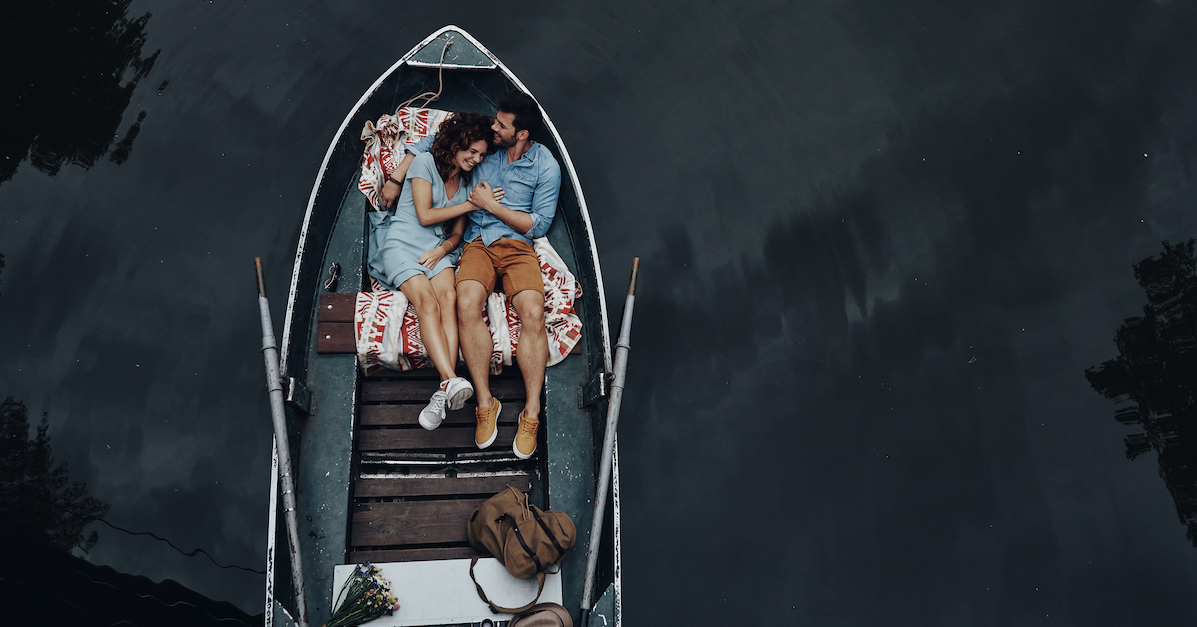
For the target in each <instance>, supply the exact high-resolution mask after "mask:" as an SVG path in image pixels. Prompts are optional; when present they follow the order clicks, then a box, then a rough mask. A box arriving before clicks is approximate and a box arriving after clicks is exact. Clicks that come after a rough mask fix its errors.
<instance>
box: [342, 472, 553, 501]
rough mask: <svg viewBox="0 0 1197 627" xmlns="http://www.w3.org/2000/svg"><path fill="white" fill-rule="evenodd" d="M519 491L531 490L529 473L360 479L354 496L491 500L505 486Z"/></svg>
mask: <svg viewBox="0 0 1197 627" xmlns="http://www.w3.org/2000/svg"><path fill="white" fill-rule="evenodd" d="M509 485H510V486H511V487H513V488H515V489H517V490H519V491H520V492H527V491H529V490H531V489H532V480H531V478H530V477H529V475H528V474H527V473H524V474H519V475H498V476H494V477H462V478H456V477H402V478H390V477H388V478H385V479H358V480H357V481H356V482H354V486H353V496H355V497H357V498H380V497H390V496H435V495H465V494H472V495H486V496H487V497H488V498H489V497H490V496H492V495H494V494H496V493H497V492H499V490H502V489H504V488H505V487H506V486H509Z"/></svg>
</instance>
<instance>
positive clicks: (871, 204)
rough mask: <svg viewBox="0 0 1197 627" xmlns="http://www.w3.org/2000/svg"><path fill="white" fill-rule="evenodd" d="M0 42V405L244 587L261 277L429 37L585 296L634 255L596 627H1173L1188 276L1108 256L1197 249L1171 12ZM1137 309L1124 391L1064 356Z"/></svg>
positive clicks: (499, 25)
mask: <svg viewBox="0 0 1197 627" xmlns="http://www.w3.org/2000/svg"><path fill="white" fill-rule="evenodd" d="M39 7H40V5H39ZM97 7H98V8H97ZM105 11H107V13H105ZM5 13H6V17H5V19H4V22H5V25H4V26H3V28H6V29H8V32H7V33H6V35H7V37H6V38H5V40H6V41H7V42H9V43H7V44H5V45H7V46H8V47H11V48H12V53H11V54H9V55H8V56H7V60H6V61H5V62H4V64H5V66H6V67H5V69H4V70H3V72H4V73H3V75H2V76H3V77H4V78H3V81H2V82H0V85H3V89H2V90H0V106H3V107H4V108H3V111H4V119H5V120H6V121H7V127H6V129H5V131H4V132H3V134H0V137H2V139H0V142H3V143H2V145H0V149H2V150H3V156H4V158H3V161H2V162H0V165H2V167H3V169H2V170H0V253H2V254H3V256H4V257H3V262H4V265H3V269H2V270H0V398H2V397H9V396H11V397H13V398H14V399H17V400H20V401H23V402H24V403H25V405H26V406H27V408H28V411H29V414H30V416H32V417H33V418H35V419H36V418H37V417H40V416H41V415H42V414H43V413H45V414H47V416H48V420H49V436H50V438H51V441H52V445H53V451H54V456H55V459H56V460H57V461H60V462H66V463H67V464H68V466H69V470H70V474H71V477H72V479H75V480H79V481H84V482H86V484H87V489H88V492H89V493H90V494H91V495H93V496H95V497H96V498H98V499H100V500H102V501H104V502H105V503H107V504H109V505H110V510H109V512H108V515H107V519H108V520H109V521H110V522H112V523H113V524H115V525H118V526H122V527H125V528H128V529H132V530H139V531H150V532H153V533H155V534H157V535H159V536H162V537H166V538H169V539H170V540H171V541H172V542H173V543H174V544H175V545H177V546H179V547H181V548H182V549H184V550H185V551H190V550H192V549H195V548H202V549H204V550H205V551H206V552H207V553H209V554H210V555H212V556H213V557H214V558H215V559H216V560H217V561H219V562H221V563H222V564H237V565H242V566H247V567H250V568H254V569H262V568H263V564H264V560H265V547H266V536H267V530H266V518H267V496H268V481H269V464H270V455H269V452H270V430H271V426H270V419H269V408H268V403H267V396H266V392H265V389H264V386H263V374H262V361H261V355H260V351H259V347H260V332H259V327H258V320H257V310H256V307H257V303H256V300H255V298H254V284H253V278H252V260H253V258H254V257H255V256H261V257H262V258H263V261H264V263H265V266H266V269H267V273H268V277H267V280H268V288H269V289H270V290H271V292H272V293H273V294H274V295H276V299H275V302H274V306H275V309H276V314H278V315H276V328H281V311H282V306H283V302H282V295H283V294H285V292H286V287H287V284H288V282H289V278H290V265H291V262H292V259H293V256H294V253H295V245H296V241H297V237H298V233H299V228H300V221H301V219H302V217H303V213H304V209H305V205H306V201H307V197H308V194H309V192H310V190H311V186H312V181H313V179H314V177H315V175H316V173H317V171H318V169H319V167H320V162H321V159H322V158H323V156H324V151H325V150H326V148H327V146H328V142H329V141H330V140H331V139H332V136H333V134H334V132H335V131H336V129H337V127H338V125H339V124H340V122H341V120H342V119H343V118H344V115H345V113H346V112H347V111H348V110H349V109H350V108H351V107H352V106H353V104H354V103H355V102H356V101H357V99H358V98H359V97H360V96H361V94H362V92H363V91H364V90H365V89H366V88H367V87H368V86H369V85H370V84H371V83H372V82H373V80H374V79H375V78H376V77H377V76H378V75H379V74H380V73H382V72H383V71H384V70H385V69H386V68H388V67H389V66H390V65H391V64H392V63H393V62H394V61H395V60H396V59H398V58H399V57H400V56H401V55H403V54H404V53H405V52H406V51H407V50H408V49H409V48H410V47H411V46H413V45H414V44H416V43H417V42H419V41H420V40H421V39H423V38H424V37H425V36H426V35H427V34H429V33H431V32H432V31H434V30H436V29H437V28H440V27H441V26H443V25H445V24H450V23H452V24H457V25H459V26H461V27H463V28H465V29H466V30H468V31H470V32H471V33H472V34H473V35H474V36H475V37H477V38H478V39H479V40H480V41H482V42H483V43H484V44H485V45H486V46H487V47H489V48H490V49H491V51H493V52H494V53H495V54H496V55H498V56H499V57H500V58H501V59H502V60H503V61H504V62H505V63H506V64H507V65H508V67H509V68H511V69H512V71H514V72H515V73H516V75H518V76H519V77H520V79H521V80H522V81H523V82H524V83H525V84H526V85H527V86H528V88H529V89H530V90H531V91H532V93H533V94H535V95H536V96H537V98H538V99H539V100H540V102H541V103H542V105H543V106H544V107H545V109H546V110H547V111H548V112H549V114H550V115H551V116H552V119H553V121H554V123H555V124H556V126H557V128H558V130H559V131H560V133H561V135H562V137H563V138H564V140H565V142H566V143H567V145H568V146H569V150H570V153H571V156H572V157H573V158H574V163H575V165H576V167H577V170H578V174H579V177H580V180H581V183H582V186H583V188H584V189H585V190H586V195H587V201H588V204H589V206H590V208H591V219H592V221H593V223H594V228H595V235H596V240H597V244H598V248H599V253H600V256H601V258H602V262H603V270H604V277H605V280H606V284H607V291H608V293H609V294H614V295H619V294H620V293H621V292H622V290H623V286H624V285H625V284H626V280H627V272H628V268H629V267H630V261H631V258H632V256H634V255H639V256H640V257H641V258H642V259H643V265H642V269H641V275H642V279H641V285H640V290H639V292H638V294H639V300H638V302H637V310H636V325H635V330H634V335H633V349H632V357H631V361H630V372H629V377H630V380H629V387H628V391H627V393H626V396H625V397H624V404H623V410H624V413H623V416H622V418H621V422H620V425H621V436H620V446H621V449H620V460H621V473H622V475H621V478H622V499H623V509H622V511H623V521H622V522H623V525H622V531H623V549H624V550H623V560H624V562H623V567H624V570H623V572H624V582H623V583H624V616H625V619H626V620H627V624H629V625H650V624H657V625H662V624H811V625H880V624H896V625H1013V624H1020V625H1039V624H1043V625H1047V624H1051V625H1128V624H1139V625H1192V624H1194V623H1195V622H1197V596H1195V595H1194V594H1193V591H1194V590H1195V589H1197V548H1194V542H1193V541H1191V540H1190V539H1189V538H1188V537H1187V536H1186V534H1187V533H1188V530H1187V528H1186V524H1187V523H1186V520H1187V521H1193V522H1197V454H1194V453H1193V451H1194V450H1197V442H1194V441H1193V440H1192V439H1186V436H1188V435H1191V432H1192V431H1193V430H1194V426H1193V425H1195V424H1197V422H1194V421H1197V413H1195V410H1194V405H1193V403H1194V400H1193V399H1194V391H1193V387H1192V386H1193V385H1194V384H1193V383H1191V381H1194V380H1197V379H1192V378H1191V377H1189V376H1188V375H1189V374H1197V370H1194V369H1193V360H1194V358H1193V356H1192V351H1193V350H1194V348H1193V342H1192V334H1191V333H1189V335H1185V333H1184V332H1181V331H1183V329H1182V330H1181V331H1177V332H1176V333H1172V334H1171V335H1169V333H1171V332H1170V331H1167V329H1164V327H1168V325H1169V324H1173V323H1177V324H1179V323H1185V324H1193V323H1194V322H1195V318H1194V314H1197V307H1195V306H1194V305H1193V303H1194V301H1195V300H1197V288H1194V285H1197V283H1184V281H1183V280H1182V279H1183V278H1184V277H1191V276H1192V275H1193V269H1192V267H1191V265H1189V266H1186V265H1185V264H1184V263H1179V262H1178V263H1177V264H1174V267H1173V270H1175V272H1174V274H1175V276H1176V277H1180V278H1176V279H1175V280H1173V279H1168V280H1164V279H1160V281H1162V283H1159V284H1158V285H1157V284H1156V283H1151V282H1150V281H1151V276H1148V275H1150V273H1149V272H1141V273H1140V274H1141V277H1144V281H1145V282H1146V283H1147V284H1148V286H1149V287H1150V286H1155V287H1153V288H1152V289H1154V290H1155V294H1156V296H1157V297H1159V295H1160V294H1161V293H1163V292H1167V293H1166V294H1164V296H1167V297H1168V298H1172V299H1173V300H1171V301H1168V302H1169V303H1172V304H1173V305H1176V306H1175V307H1171V308H1168V307H1164V306H1162V305H1160V302H1162V301H1159V300H1158V298H1157V303H1156V305H1157V306H1156V309H1153V310H1151V311H1148V312H1147V313H1145V312H1144V306H1145V305H1147V304H1148V302H1149V301H1148V290H1147V289H1145V287H1144V286H1143V285H1140V282H1139V281H1137V280H1136V275H1135V271H1134V269H1133V266H1134V264H1136V263H1138V262H1140V261H1142V260H1144V259H1147V258H1149V257H1152V256H1159V255H1160V254H1161V253H1163V252H1164V250H1165V249H1164V246H1163V245H1162V244H1161V242H1162V241H1164V240H1168V241H1170V242H1172V243H1173V244H1178V243H1182V242H1185V241H1187V240H1188V239H1189V238H1192V237H1197V211H1194V209H1195V208H1197V72H1195V69H1197V6H1195V4H1194V3H1193V2H1191V1H1176V0H1160V1H1154V0H1144V1H1134V0H1127V1H1113V0H1090V1H1088V2H1079V1H1056V2H1043V1H1041V0H999V1H997V2H956V3H950V2H931V1H926V0H914V1H912V2H902V3H877V2H861V1H853V0H824V1H821V2H820V1H809V2H780V1H775V0H773V1H767V0H765V1H759V2H747V3H739V2H736V3H733V2H722V3H720V2H709V1H704V2H698V3H694V2H656V3H640V2H625V1H618V0H617V1H615V2H601V3H558V2H537V3H532V2H529V3H519V4H518V5H516V6H504V5H502V4H496V3H490V2H458V3H449V4H444V3H440V4H437V3H434V4H433V6H430V7H428V8H426V9H415V8H410V6H408V5H399V4H396V3H392V2H381V1H379V2H340V3H325V2H303V1H300V2H286V3H283V2H273V1H272V2H258V3H247V4H246V5H244V6H243V5H241V4H234V3H227V2H188V3H179V2H150V1H141V0H138V1H134V2H132V3H129V2H127V1H125V2H121V1H108V2H82V1H62V2H58V3H51V4H49V5H46V6H45V7H41V8H34V7H33V6H28V7H21V8H12V9H5ZM142 16H146V17H144V18H143V17H142ZM1186 254H1187V253H1184V251H1183V250H1182V251H1180V252H1179V253H1177V256H1178V257H1182V258H1183V257H1185V255H1186ZM1187 258H1188V259H1191V255H1189V256H1188V257H1187ZM1182 261H1183V260H1182ZM1153 267H1154V266H1153ZM1148 269H1150V268H1148ZM1161 272H1162V271H1161ZM1186 273H1187V274H1186ZM1152 276H1154V275H1152ZM1168 276H1169V277H1172V276H1173V275H1171V274H1170V275H1168ZM1157 278H1158V277H1157ZM1169 281H1171V282H1169ZM1161 285H1162V286H1163V287H1161ZM1186 285H1187V286H1188V291H1185V286H1186ZM1168 286H1171V287H1168ZM1169 290H1171V291H1169ZM1186 298H1187V299H1188V300H1185V299H1186ZM1177 303H1181V304H1184V303H1187V304H1184V306H1181V304H1177ZM610 304H611V305H612V311H613V316H614V317H615V318H616V319H617V318H618V313H617V312H618V311H619V306H620V301H619V298H618V297H616V298H613V299H612V300H611V303H610ZM1136 316H1137V317H1141V318H1144V319H1145V322H1144V323H1143V324H1147V325H1148V326H1151V325H1152V324H1155V326H1151V328H1152V329H1155V331H1152V332H1153V333H1156V335H1153V336H1152V337H1155V338H1156V340H1151V341H1148V340H1145V339H1143V337H1142V336H1135V335H1134V333H1130V334H1129V335H1124V336H1122V337H1123V339H1124V341H1123V345H1122V349H1123V350H1124V351H1125V352H1126V353H1127V354H1128V355H1129V354H1131V353H1134V354H1135V355H1138V357H1135V358H1134V359H1130V358H1128V359H1127V360H1126V363H1125V364H1124V366H1125V367H1123V366H1119V367H1120V368H1123V370H1124V371H1123V370H1119V371H1117V372H1115V368H1114V366H1111V367H1110V368H1109V369H1107V370H1105V371H1104V372H1105V374H1106V375H1108V376H1107V380H1110V381H1113V383H1112V384H1111V385H1112V386H1113V388H1114V392H1112V393H1111V395H1112V396H1116V395H1117V394H1116V392H1118V391H1121V392H1122V393H1124V394H1129V395H1131V401H1127V400H1123V401H1121V402H1115V400H1109V399H1107V398H1105V397H1104V396H1103V395H1102V394H1100V393H1099V392H1098V390H1097V389H1096V387H1095V386H1094V385H1092V384H1091V383H1090V381H1089V380H1088V379H1087V378H1086V370H1087V369H1092V368H1097V367H1099V366H1101V364H1103V362H1106V361H1107V360H1111V359H1114V358H1116V357H1118V356H1119V353H1120V346H1118V345H1116V344H1115V342H1114V339H1115V335H1116V333H1117V332H1118V331H1119V329H1120V327H1122V326H1123V324H1124V321H1125V320H1126V319H1127V318H1132V317H1136ZM1186 316H1188V317H1187V318H1186ZM1153 321H1155V322H1153ZM1178 321H1179V322H1178ZM1186 321H1187V322H1186ZM1156 323H1158V324H1156ZM1161 325H1162V326H1161ZM1132 326H1134V325H1132ZM1142 326H1143V325H1142V324H1140V325H1139V326H1137V327H1135V328H1140V327H1142ZM1182 326H1183V325H1182ZM1168 328H1171V327H1168ZM1178 328H1179V327H1178ZM1160 329H1164V330H1162V331H1161V330H1160ZM1132 330H1133V329H1132ZM1186 338H1188V339H1186ZM1135 351H1139V352H1135ZM1144 354H1146V355H1147V356H1146V357H1145V356H1144ZM1127 364H1129V365H1127ZM1145 364H1146V365H1145ZM1149 366H1150V367H1149ZM1136 368H1138V370H1136ZM1144 369H1145V370H1144ZM1094 372H1098V371H1097V370H1095V371H1094ZM1145 373H1146V374H1145ZM1118 386H1121V387H1118ZM1161 399H1163V400H1161ZM1135 402H1137V403H1138V404H1137V405H1136V404H1135ZM1128 403H1129V405H1128ZM1126 407H1137V408H1138V409H1139V410H1141V418H1139V417H1136V416H1138V415H1131V416H1130V417H1129V418H1125V415H1124V418H1125V422H1119V421H1117V420H1115V417H1114V416H1115V412H1116V411H1117V410H1119V409H1122V408H1126ZM1145 429H1146V431H1145ZM1140 433H1146V437H1139V436H1138V434H1140ZM1128 437H1129V438H1130V440H1129V450H1130V453H1133V454H1135V455H1136V456H1135V459H1133V461H1132V460H1129V459H1128V457H1129V456H1130V455H1128V443H1127V441H1125V440H1126V438H1128ZM1190 469H1192V470H1190ZM1186 516H1187V517H1188V519H1186V518H1185V517H1186ZM1194 528H1197V526H1195V527H1194ZM94 529H96V530H98V531H99V533H100V538H99V542H98V543H97V544H96V545H95V547H94V548H92V549H91V551H90V553H88V554H87V559H88V560H90V561H93V562H95V563H99V564H107V565H111V566H112V567H114V568H115V569H117V570H119V571H122V572H126V573H132V574H137V575H145V576H147V577H149V578H151V579H153V580H162V579H174V580H177V581H179V582H181V583H182V584H184V585H186V586H188V587H190V588H192V589H194V590H196V591H199V592H200V593H202V594H205V595H207V596H209V597H212V598H214V599H219V600H226V601H230V602H232V603H234V604H236V605H238V606H240V607H241V608H243V609H245V610H246V611H248V612H250V613H251V614H256V613H258V612H260V611H261V602H262V601H261V600H262V598H263V585H264V584H263V579H262V577H261V576H259V575H256V574H253V573H249V572H244V571H238V570H230V569H221V568H218V567H216V566H214V565H213V564H212V563H211V562H209V561H208V560H207V559H205V558H203V557H202V556H200V557H184V556H183V555H181V554H180V553H179V552H176V551H174V550H172V549H171V548H170V547H169V546H166V545H165V544H164V543H162V542H159V541H156V540H154V539H153V538H150V537H147V536H131V535H128V534H125V533H121V532H118V531H115V530H113V529H111V528H109V527H106V526H102V525H96V526H94Z"/></svg>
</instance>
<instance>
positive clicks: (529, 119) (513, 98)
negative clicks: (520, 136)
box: [495, 91, 540, 135]
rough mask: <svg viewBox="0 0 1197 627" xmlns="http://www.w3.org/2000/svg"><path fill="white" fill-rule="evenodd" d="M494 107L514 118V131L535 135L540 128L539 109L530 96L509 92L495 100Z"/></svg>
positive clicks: (519, 92)
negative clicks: (523, 131) (525, 131)
mask: <svg viewBox="0 0 1197 627" xmlns="http://www.w3.org/2000/svg"><path fill="white" fill-rule="evenodd" d="M495 106H496V107H498V109H499V111H502V112H503V113H510V114H512V115H514V116H515V121H514V122H515V130H516V132H517V133H518V132H519V131H522V130H527V131H528V134H529V135H531V134H532V133H535V132H536V131H537V130H538V129H539V128H540V107H539V106H537V104H536V101H535V100H533V99H532V96H529V95H528V94H525V93H524V92H522V91H509V92H506V93H504V94H500V95H499V97H498V98H496V99H495Z"/></svg>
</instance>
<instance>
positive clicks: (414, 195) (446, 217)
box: [369, 111, 493, 430]
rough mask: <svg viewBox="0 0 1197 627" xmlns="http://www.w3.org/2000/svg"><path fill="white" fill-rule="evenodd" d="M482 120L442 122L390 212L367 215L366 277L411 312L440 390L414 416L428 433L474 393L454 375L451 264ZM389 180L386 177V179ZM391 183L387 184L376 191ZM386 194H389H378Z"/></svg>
mask: <svg viewBox="0 0 1197 627" xmlns="http://www.w3.org/2000/svg"><path fill="white" fill-rule="evenodd" d="M490 125H491V120H490V118H489V117H487V116H484V115H479V114H476V113H469V112H465V111H461V112H458V113H454V114H452V115H450V116H449V117H447V118H445V121H444V122H442V123H441V126H440V129H439V130H438V131H437V134H436V139H435V140H434V141H433V144H432V149H431V150H430V151H429V152H426V153H422V154H420V155H417V156H416V157H415V159H414V160H412V161H411V165H410V166H409V167H408V168H407V172H406V174H405V175H404V179H403V184H402V192H401V193H400V194H399V198H398V202H397V203H396V206H395V209H394V210H393V211H377V212H373V213H370V259H369V273H370V276H372V277H374V278H375V279H378V281H379V282H381V283H382V284H383V286H384V287H386V288H387V289H395V288H396V287H397V288H399V291H401V292H403V295H404V296H406V297H407V299H408V301H410V302H411V304H412V307H414V308H415V310H416V316H417V318H418V319H419V323H420V337H421V339H423V341H424V347H425V349H427V351H428V355H429V357H430V358H431V359H432V363H433V365H434V366H436V370H437V372H438V373H439V374H440V378H441V384H440V387H439V388H438V389H437V391H436V392H434V393H433V395H432V398H431V399H430V400H429V402H428V406H427V407H425V408H424V409H423V410H422V411H421V412H420V418H419V421H420V426H422V427H424V428H425V429H429V430H431V429H435V428H437V427H438V426H440V424H441V421H442V420H444V418H445V409H446V405H447V406H448V408H449V409H460V408H461V407H462V405H463V404H464V403H465V402H466V400H468V399H469V398H470V397H471V396H473V395H474V387H473V386H472V385H470V382H469V381H466V380H465V379H463V378H461V377H458V376H457V375H456V373H455V370H456V365H457V312H456V300H457V292H456V291H455V290H454V286H453V283H454V280H453V276H454V264H455V263H456V261H457V256H458V254H459V252H458V247H459V246H460V245H461V239H462V235H463V233H464V232H465V220H466V216H465V214H466V213H467V212H469V211H470V210H472V209H476V208H477V207H475V206H474V205H472V204H470V202H469V196H470V188H471V187H472V185H471V182H472V181H471V180H470V179H471V173H472V172H473V170H474V167H475V166H477V165H478V164H479V163H481V162H482V159H483V157H485V156H486V155H487V154H488V152H490V144H489V138H490V137H491V136H492V135H493V133H492V131H491V130H490ZM392 176H394V175H393V174H392ZM391 185H399V181H398V180H396V179H394V178H389V179H388V180H387V182H386V184H385V186H384V187H390V186H391ZM385 191H388V192H393V190H385Z"/></svg>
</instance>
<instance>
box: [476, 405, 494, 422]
mask: <svg viewBox="0 0 1197 627" xmlns="http://www.w3.org/2000/svg"><path fill="white" fill-rule="evenodd" d="M491 406H492V407H493V406H494V405H493V404H492V405H491ZM490 409H491V408H490V407H483V406H481V405H479V406H478V408H477V409H475V410H474V416H475V417H476V418H477V419H478V424H479V425H481V424H483V423H485V422H489V421H490Z"/></svg>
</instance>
